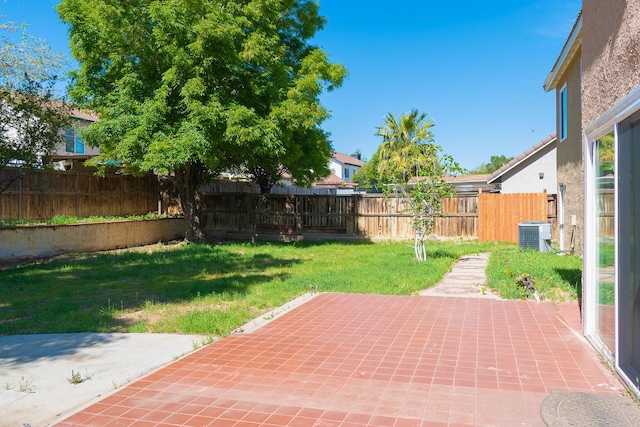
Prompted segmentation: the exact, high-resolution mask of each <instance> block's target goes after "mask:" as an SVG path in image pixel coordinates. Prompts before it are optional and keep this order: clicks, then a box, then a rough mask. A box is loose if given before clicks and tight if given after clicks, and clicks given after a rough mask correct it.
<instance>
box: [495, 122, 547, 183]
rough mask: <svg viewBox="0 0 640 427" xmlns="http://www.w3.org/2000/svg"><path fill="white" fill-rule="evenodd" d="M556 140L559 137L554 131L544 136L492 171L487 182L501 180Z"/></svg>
mask: <svg viewBox="0 0 640 427" xmlns="http://www.w3.org/2000/svg"><path fill="white" fill-rule="evenodd" d="M556 141H557V138H556V134H555V132H554V133H552V134H551V135H549V136H547V137H546V138H544V139H543V140H542V141H540V142H538V143H537V144H536V145H534V146H533V147H531V148H529V149H528V150H526V151H525V152H524V153H522V154H520V155H518V156H517V157H515V158H514V159H513V160H511V161H510V162H509V163H507V164H506V165H504V166H502V167H501V168H500V169H498V170H497V171H495V172H494V173H492V174H491V177H490V178H489V179H488V180H487V183H489V184H492V183H495V182H500V181H499V180H500V179H501V178H502V177H503V176H504V175H506V174H507V173H509V172H511V171H513V170H516V169H518V167H520V166H521V165H523V164H525V162H526V161H527V160H528V159H529V158H531V157H532V156H535V155H536V154H538V153H539V152H540V151H542V150H544V149H545V148H546V147H548V146H549V145H551V144H555V143H556Z"/></svg>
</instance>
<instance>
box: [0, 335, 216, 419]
mask: <svg viewBox="0 0 640 427" xmlns="http://www.w3.org/2000/svg"><path fill="white" fill-rule="evenodd" d="M203 343H205V338H204V337H201V336H194V335H172V334H100V333H79V334H42V335H35V334H34V335H10V336H0V387H1V388H0V426H3V427H4V426H7V427H9V426H11V427H16V426H23V425H30V426H31V427H38V426H47V425H51V424H52V423H54V422H56V421H59V420H60V419H61V418H63V417H65V416H68V415H69V414H72V413H74V412H76V411H78V410H79V409H81V408H82V407H84V406H87V405H88V404H91V403H92V402H94V401H96V400H97V399H99V398H101V397H104V396H105V395H108V394H109V393H111V392H113V391H114V390H116V389H119V388H120V387H122V386H124V385H126V384H128V383H129V382H131V381H133V380H135V379H137V378H139V377H141V376H142V375H145V374H148V373H150V372H152V371H154V370H155V369H157V368H159V367H161V366H163V365H165V364H167V363H169V362H172V361H174V360H176V359H178V358H180V357H181V356H183V355H185V354H187V353H190V352H193V351H194V349H195V348H198V347H200V346H201V345H202V344H203ZM72 371H73V372H74V373H79V374H80V379H81V380H83V381H82V382H81V383H79V384H71V383H70V382H69V379H70V378H71V376H72Z"/></svg>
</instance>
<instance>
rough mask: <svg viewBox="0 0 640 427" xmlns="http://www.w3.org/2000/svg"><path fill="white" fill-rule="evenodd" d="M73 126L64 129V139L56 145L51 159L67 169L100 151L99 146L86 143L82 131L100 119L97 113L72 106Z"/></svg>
mask: <svg viewBox="0 0 640 427" xmlns="http://www.w3.org/2000/svg"><path fill="white" fill-rule="evenodd" d="M70 118H71V126H70V127H68V128H66V129H64V141H63V142H62V143H61V144H59V145H58V146H57V147H56V150H55V152H54V153H52V155H51V160H52V161H54V162H57V164H58V165H60V166H62V167H64V168H65V169H73V168H74V167H76V166H77V165H79V164H81V162H84V161H85V160H87V159H88V158H90V157H93V156H96V155H97V154H99V153H100V149H99V148H98V147H90V146H88V145H86V144H85V143H84V140H83V139H82V136H81V135H80V131H81V130H82V129H84V128H86V127H88V126H89V125H90V124H91V123H93V122H96V121H98V116H97V114H95V113H93V112H88V111H84V110H81V109H79V108H72V109H71V112H70Z"/></svg>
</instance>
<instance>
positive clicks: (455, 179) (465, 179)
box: [444, 173, 491, 184]
mask: <svg viewBox="0 0 640 427" xmlns="http://www.w3.org/2000/svg"><path fill="white" fill-rule="evenodd" d="M490 176H491V174H489V173H484V174H469V175H447V176H446V177H445V178H444V180H445V181H447V182H450V183H452V184H458V183H474V182H483V183H486V182H487V180H488V179H489V177H490Z"/></svg>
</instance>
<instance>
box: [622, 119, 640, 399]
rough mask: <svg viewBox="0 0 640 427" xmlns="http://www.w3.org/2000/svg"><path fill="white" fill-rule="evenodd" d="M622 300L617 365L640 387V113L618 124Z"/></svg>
mask: <svg viewBox="0 0 640 427" xmlns="http://www.w3.org/2000/svg"><path fill="white" fill-rule="evenodd" d="M618 147H619V151H620V156H619V159H620V160H619V162H618V163H619V169H620V176H619V179H618V182H619V205H620V213H619V219H618V221H619V224H618V226H619V228H620V245H619V251H618V253H619V260H618V266H619V272H618V275H619V282H620V283H619V287H618V289H619V293H620V296H619V299H618V311H619V313H618V320H619V325H620V326H619V328H618V345H619V355H618V364H619V366H620V368H621V369H622V371H623V372H624V373H625V375H626V376H627V377H628V378H629V380H630V381H631V382H633V383H635V385H636V387H638V386H639V385H640V379H639V377H640V374H639V372H640V112H636V113H634V114H632V115H631V116H629V117H628V118H626V119H624V120H622V121H621V122H620V123H619V124H618Z"/></svg>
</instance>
